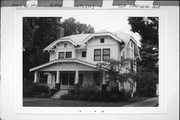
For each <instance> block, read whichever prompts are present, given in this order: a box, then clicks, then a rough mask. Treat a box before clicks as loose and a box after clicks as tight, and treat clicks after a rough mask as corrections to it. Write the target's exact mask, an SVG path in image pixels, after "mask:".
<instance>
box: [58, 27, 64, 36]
mask: <svg viewBox="0 0 180 120" xmlns="http://www.w3.org/2000/svg"><path fill="white" fill-rule="evenodd" d="M59 36H60V38H62V37H64V29H63V28H62V27H60V35H59Z"/></svg>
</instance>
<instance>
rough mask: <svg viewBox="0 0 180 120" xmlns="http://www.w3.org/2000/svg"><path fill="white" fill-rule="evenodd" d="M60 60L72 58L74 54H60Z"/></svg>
mask: <svg viewBox="0 0 180 120" xmlns="http://www.w3.org/2000/svg"><path fill="white" fill-rule="evenodd" d="M58 58H59V59H62V58H72V52H59V56H58Z"/></svg>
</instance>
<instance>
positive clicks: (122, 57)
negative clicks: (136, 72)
mask: <svg viewBox="0 0 180 120" xmlns="http://www.w3.org/2000/svg"><path fill="white" fill-rule="evenodd" d="M124 58H125V55H124V52H122V55H121V60H123V59H124Z"/></svg>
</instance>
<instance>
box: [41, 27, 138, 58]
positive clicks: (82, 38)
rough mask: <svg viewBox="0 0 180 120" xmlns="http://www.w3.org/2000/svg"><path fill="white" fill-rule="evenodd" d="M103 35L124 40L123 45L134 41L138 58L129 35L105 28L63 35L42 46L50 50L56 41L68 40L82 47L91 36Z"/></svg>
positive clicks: (120, 40)
mask: <svg viewBox="0 0 180 120" xmlns="http://www.w3.org/2000/svg"><path fill="white" fill-rule="evenodd" d="M105 35H108V36H111V37H112V38H114V39H115V40H117V41H119V42H124V43H125V46H126V45H127V44H128V43H129V41H130V40H132V41H133V42H134V43H135V49H136V50H135V51H136V56H138V57H139V58H140V55H139V50H138V46H137V42H136V40H135V39H134V38H133V37H132V36H131V35H129V34H127V33H124V32H122V31H117V32H113V33H112V32H109V31H107V30H100V31H97V32H95V33H89V34H75V35H70V36H65V37H62V38H59V39H57V40H56V41H54V42H53V43H51V44H50V45H48V46H47V47H46V48H44V51H46V50H51V49H52V48H53V46H55V45H56V44H57V43H58V42H61V41H68V42H71V43H72V44H73V45H75V46H78V45H79V46H80V47H84V46H86V45H85V43H86V42H87V41H88V40H90V39H91V38H92V37H95V36H105Z"/></svg>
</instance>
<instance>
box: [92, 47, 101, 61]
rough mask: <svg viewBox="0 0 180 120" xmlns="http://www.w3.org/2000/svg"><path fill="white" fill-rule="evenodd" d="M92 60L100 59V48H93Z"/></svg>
mask: <svg viewBox="0 0 180 120" xmlns="http://www.w3.org/2000/svg"><path fill="white" fill-rule="evenodd" d="M94 61H101V49H94Z"/></svg>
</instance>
